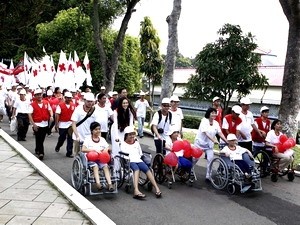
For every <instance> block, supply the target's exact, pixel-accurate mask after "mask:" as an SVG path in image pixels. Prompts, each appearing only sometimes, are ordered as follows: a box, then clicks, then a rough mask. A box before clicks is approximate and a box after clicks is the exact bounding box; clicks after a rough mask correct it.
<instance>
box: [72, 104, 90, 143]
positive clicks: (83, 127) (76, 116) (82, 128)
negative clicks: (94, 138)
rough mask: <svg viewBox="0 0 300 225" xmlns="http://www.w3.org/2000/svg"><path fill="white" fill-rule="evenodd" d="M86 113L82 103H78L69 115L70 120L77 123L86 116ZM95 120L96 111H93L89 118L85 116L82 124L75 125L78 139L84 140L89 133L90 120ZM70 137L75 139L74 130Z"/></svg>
mask: <svg viewBox="0 0 300 225" xmlns="http://www.w3.org/2000/svg"><path fill="white" fill-rule="evenodd" d="M86 114H87V112H85V111H84V109H83V105H78V106H77V107H76V108H75V110H74V112H73V114H72V116H71V120H72V121H75V122H76V123H78V122H79V121H81V120H82V119H83V118H84V117H85V116H86ZM95 121H96V113H95V111H94V112H93V114H92V115H91V116H90V117H89V118H87V119H86V120H85V121H84V122H83V123H82V124H80V125H79V126H78V127H77V132H78V135H79V139H80V141H84V140H85V138H86V137H88V136H89V135H91V130H90V125H91V123H92V122H95ZM72 138H73V140H76V136H75V134H74V132H73V135H72Z"/></svg>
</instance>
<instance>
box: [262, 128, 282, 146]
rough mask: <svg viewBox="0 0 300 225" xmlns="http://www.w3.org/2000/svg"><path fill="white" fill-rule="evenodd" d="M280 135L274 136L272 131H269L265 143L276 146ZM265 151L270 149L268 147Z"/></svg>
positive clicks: (280, 133)
mask: <svg viewBox="0 0 300 225" xmlns="http://www.w3.org/2000/svg"><path fill="white" fill-rule="evenodd" d="M280 135H282V132H279V135H276V134H275V131H274V130H270V131H269V132H268V133H267V136H266V139H265V141H266V142H269V143H271V144H272V145H276V144H278V143H280V140H279V137H280ZM267 150H272V148H271V147H269V146H268V147H267Z"/></svg>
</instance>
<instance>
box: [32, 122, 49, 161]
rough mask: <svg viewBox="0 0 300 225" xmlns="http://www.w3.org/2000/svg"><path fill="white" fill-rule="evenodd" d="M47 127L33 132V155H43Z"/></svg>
mask: <svg viewBox="0 0 300 225" xmlns="http://www.w3.org/2000/svg"><path fill="white" fill-rule="evenodd" d="M47 130H48V126H47V127H38V130H37V131H34V137H35V153H36V154H43V155H45V153H44V141H45V137H46V134H47Z"/></svg>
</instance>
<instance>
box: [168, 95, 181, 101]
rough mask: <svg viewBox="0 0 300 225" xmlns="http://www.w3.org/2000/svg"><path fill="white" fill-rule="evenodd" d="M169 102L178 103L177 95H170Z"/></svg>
mask: <svg viewBox="0 0 300 225" xmlns="http://www.w3.org/2000/svg"><path fill="white" fill-rule="evenodd" d="M170 101H174V102H180V100H179V98H178V96H177V95H172V96H171V98H170Z"/></svg>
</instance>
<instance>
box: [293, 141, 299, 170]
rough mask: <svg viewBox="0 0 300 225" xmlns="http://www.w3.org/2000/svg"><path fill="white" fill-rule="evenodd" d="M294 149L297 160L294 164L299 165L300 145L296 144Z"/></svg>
mask: <svg viewBox="0 0 300 225" xmlns="http://www.w3.org/2000/svg"><path fill="white" fill-rule="evenodd" d="M293 150H294V151H295V154H294V156H295V161H294V166H297V165H299V164H300V145H296V146H295V147H294V148H293Z"/></svg>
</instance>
